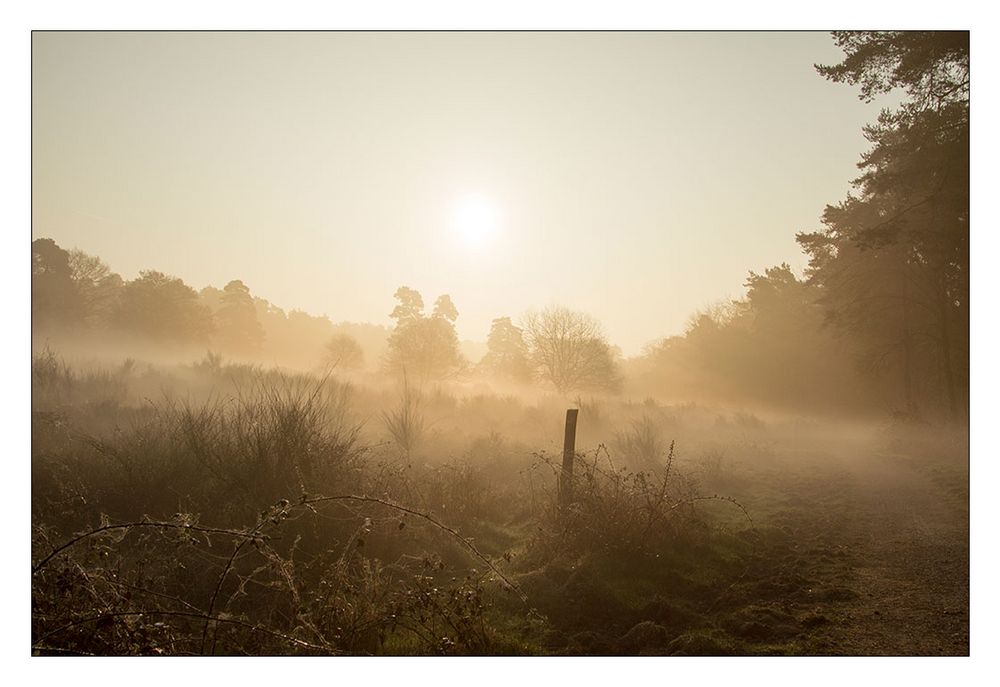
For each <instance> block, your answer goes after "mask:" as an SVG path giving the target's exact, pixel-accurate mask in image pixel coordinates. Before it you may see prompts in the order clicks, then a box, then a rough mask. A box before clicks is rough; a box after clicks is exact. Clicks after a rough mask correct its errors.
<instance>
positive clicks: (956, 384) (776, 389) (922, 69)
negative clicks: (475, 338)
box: [32, 31, 969, 419]
mask: <svg viewBox="0 0 1000 687" xmlns="http://www.w3.org/2000/svg"><path fill="white" fill-rule="evenodd" d="M834 39H835V41H836V42H837V44H838V46H839V47H840V48H842V49H843V51H844V54H845V58H844V60H843V61H842V62H841V63H840V64H837V65H832V66H818V67H817V69H818V71H819V73H820V74H821V75H823V76H824V77H826V78H827V79H830V80H832V81H835V82H846V83H849V84H853V85H856V86H858V87H859V89H860V97H861V98H862V99H865V100H871V99H872V98H873V97H875V96H877V95H878V94H880V93H886V92H889V91H895V90H901V91H903V92H905V94H906V97H905V99H904V100H903V102H902V104H901V106H900V107H899V108H898V109H897V110H895V111H889V110H885V111H883V112H882V114H881V115H880V117H879V119H878V121H877V122H876V123H874V124H871V125H869V126H868V127H866V128H865V136H866V138H867V140H868V141H869V142H870V143H871V147H870V149H869V150H868V151H866V152H865V153H864V154H863V155H862V158H861V161H860V162H859V163H858V167H859V169H860V170H861V174H860V176H859V177H858V178H857V179H856V180H854V182H853V187H854V189H853V191H852V192H851V193H850V194H849V195H848V197H847V198H846V199H845V200H843V201H842V202H840V203H838V204H836V205H830V206H827V208H826V210H825V211H824V213H823V215H822V222H823V228H822V229H821V230H819V231H814V232H805V233H800V234H798V235H797V240H798V242H799V245H800V246H801V247H802V250H803V251H804V252H805V254H806V255H807V256H808V258H809V264H808V268H807V269H806V272H805V274H804V275H803V276H802V277H801V278H800V277H798V276H796V275H795V274H794V273H793V272H792V270H791V269H790V268H789V266H788V265H786V264H782V265H780V266H777V267H772V268H769V269H767V270H765V271H764V272H763V274H757V273H754V272H750V274H749V277H748V279H747V282H746V287H747V293H746V296H745V297H744V298H742V299H740V300H736V301H732V302H729V303H725V304H721V305H718V306H716V307H714V308H711V309H709V310H707V311H704V312H701V313H698V314H696V315H695V316H694V317H693V318H692V319H691V322H690V324H689V326H688V327H687V329H686V331H685V332H684V333H683V334H682V335H679V336H672V337H668V338H665V339H662V340H660V341H658V342H655V343H653V344H651V345H650V346H648V347H647V348H646V350H645V351H644V352H643V354H642V355H641V356H638V357H636V358H632V359H629V360H622V359H621V357H620V356H619V355H618V354H617V349H615V348H614V347H612V346H611V344H610V343H609V342H608V341H607V340H606V338H605V337H604V334H603V332H602V330H601V327H600V325H599V323H597V322H596V321H594V320H593V319H592V318H590V317H588V316H587V315H585V314H583V313H576V312H573V311H570V310H567V309H565V308H558V307H555V308H549V309H546V310H543V311H540V312H533V313H528V314H527V315H525V316H524V317H523V318H522V319H521V320H520V321H519V322H517V323H515V322H514V321H513V320H512V319H511V318H510V317H504V316H500V317H497V319H495V320H494V321H493V326H492V328H491V331H490V332H489V341H488V350H487V353H486V355H485V356H484V357H483V358H482V359H481V360H479V361H478V362H476V363H475V364H474V363H473V362H471V361H469V360H467V359H466V357H465V356H464V355H463V354H462V351H461V350H460V346H459V344H458V339H457V336H456V334H455V326H454V324H455V320H456V318H457V317H458V310H457V308H456V307H455V304H454V303H452V301H451V298H450V297H449V296H447V295H444V296H441V297H439V298H438V299H437V301H436V302H435V304H434V309H433V312H432V313H431V314H425V313H424V310H423V308H424V304H423V300H422V297H421V295H420V294H419V293H418V292H417V291H415V290H413V289H410V288H408V287H405V286H404V287H400V288H399V289H398V290H397V291H396V293H395V297H396V300H397V306H396V308H395V310H393V311H392V313H391V317H392V318H393V319H394V320H395V322H396V325H395V328H394V329H392V330H389V329H387V328H384V327H378V326H375V325H336V326H335V325H334V324H333V323H331V322H330V320H328V319H327V318H325V317H314V316H311V315H308V314H306V313H303V312H300V311H295V310H293V311H291V312H288V313H286V312H284V311H283V310H281V309H280V308H277V307H275V306H273V305H271V304H270V303H268V302H267V301H266V300H264V299H261V298H256V297H253V296H252V295H251V293H250V290H249V288H248V287H247V286H246V285H245V284H244V283H243V282H241V281H238V280H237V281H232V282H229V283H228V284H227V285H226V286H225V287H224V288H222V289H217V288H214V287H207V288H205V289H203V290H202V291H201V292H200V293H199V292H196V291H195V290H194V289H192V288H190V287H189V286H187V285H185V284H184V283H183V282H182V281H181V280H180V279H177V278H174V277H170V276H167V275H165V274H162V273H160V272H155V271H146V272H142V273H141V274H140V276H139V277H138V278H137V279H134V280H132V281H124V280H122V279H121V277H119V276H118V275H117V274H114V273H113V272H112V271H111V270H110V269H109V268H108V267H107V265H105V264H104V263H103V262H101V261H100V260H99V259H98V258H96V257H93V256H89V255H87V254H85V253H82V252H80V251H78V250H74V251H66V250H64V249H62V248H60V247H59V246H57V245H56V244H55V243H54V242H53V241H51V240H50V239H38V240H36V241H34V242H33V244H32V314H33V318H34V320H33V325H34V327H35V330H36V331H44V330H45V329H46V328H47V327H59V328H64V329H65V328H67V327H68V328H91V329H97V330H103V331H119V332H127V333H130V334H132V335H136V336H140V337H144V338H147V339H150V340H154V341H157V342H160V343H164V344H169V343H171V342H176V343H184V344H198V345H202V346H208V347H211V348H213V349H217V350H220V351H223V352H229V353H230V354H233V355H240V356H246V357H251V358H252V357H254V356H259V355H261V354H262V353H267V354H270V355H271V356H272V357H277V359H280V360H289V361H292V360H294V361H298V362H299V363H301V362H302V361H308V362H309V364H312V363H313V362H317V363H318V362H320V360H326V361H327V362H328V363H329V364H335V365H338V366H340V367H342V368H343V367H348V368H349V367H360V366H363V365H365V364H367V365H368V366H369V367H370V368H371V369H376V368H378V369H381V370H382V371H384V372H387V373H397V374H401V373H407V374H408V375H410V376H412V377H414V378H420V379H424V380H440V379H445V378H449V377H454V376H461V375H468V374H477V375H481V376H489V377H490V378H493V379H503V380H505V381H507V382H509V383H512V384H520V385H536V386H538V385H545V386H548V387H549V388H554V389H556V390H557V391H559V392H563V393H566V392H581V391H596V390H600V391H606V392H618V391H623V392H624V393H627V394H630V395H636V396H639V397H641V396H643V395H655V396H659V397H661V398H672V399H678V400H684V399H691V400H719V401H735V402H740V403H755V404H769V405H773V406H775V407H782V408H791V409H795V410H823V411H831V410H839V411H861V412H881V413H884V412H893V413H898V414H902V415H906V416H909V417H921V416H924V417H926V416H942V417H949V418H952V419H963V418H965V417H967V413H968V403H969V36H968V33H967V32H920V31H908V32H837V33H835V34H834ZM789 193H794V189H789Z"/></svg>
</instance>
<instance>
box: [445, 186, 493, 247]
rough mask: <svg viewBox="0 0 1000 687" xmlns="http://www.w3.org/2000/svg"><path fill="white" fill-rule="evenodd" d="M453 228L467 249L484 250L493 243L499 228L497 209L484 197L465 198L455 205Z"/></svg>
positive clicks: (472, 196)
mask: <svg viewBox="0 0 1000 687" xmlns="http://www.w3.org/2000/svg"><path fill="white" fill-rule="evenodd" d="M452 228H453V229H454V231H455V234H456V235H457V237H458V238H459V239H460V240H461V241H462V243H464V244H465V246H466V247H467V248H469V249H472V250H483V249H485V248H487V247H488V246H489V245H490V244H491V243H492V242H493V239H494V238H495V236H496V233H497V229H498V228H499V217H498V215H497V211H496V208H495V207H494V206H493V204H492V203H490V201H489V200H488V199H487V198H485V197H483V196H480V195H469V196H465V197H463V198H461V199H460V200H459V201H458V202H457V203H456V204H455V207H454V210H453V213H452Z"/></svg>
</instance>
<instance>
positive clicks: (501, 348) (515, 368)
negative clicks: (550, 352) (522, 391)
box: [479, 317, 531, 383]
mask: <svg viewBox="0 0 1000 687" xmlns="http://www.w3.org/2000/svg"><path fill="white" fill-rule="evenodd" d="M487 345H488V347H489V350H488V351H487V353H486V355H485V356H483V359H482V360H481V361H479V369H480V370H482V371H484V372H486V373H487V374H490V375H493V376H495V377H499V378H501V379H508V380H511V381H515V382H522V383H525V382H530V381H531V363H530V362H529V360H528V345H527V344H526V343H525V342H524V332H523V331H522V330H521V328H520V327H518V326H516V325H515V324H514V323H513V322H511V319H510V318H509V317H498V318H496V319H495V320H493V324H492V325H491V326H490V335H489V339H488V341H487Z"/></svg>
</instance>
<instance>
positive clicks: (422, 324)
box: [384, 286, 465, 380]
mask: <svg viewBox="0 0 1000 687" xmlns="http://www.w3.org/2000/svg"><path fill="white" fill-rule="evenodd" d="M395 297H396V300H397V301H399V303H398V304H397V305H396V307H395V309H393V311H392V314H391V315H390V317H392V318H393V319H394V320H396V327H395V329H393V331H392V334H390V335H389V342H388V346H389V348H388V351H387V353H386V357H385V360H384V363H385V367H386V369H387V370H388V371H390V372H394V373H406V374H407V375H409V376H412V377H413V378H415V379H418V380H435V379H443V378H445V377H447V376H449V375H451V374H453V373H455V372H457V371H458V370H459V369H461V368H462V367H463V366H464V363H465V361H464V359H463V358H462V354H461V352H460V350H459V345H458V334H457V333H456V331H455V320H456V319H457V318H458V310H457V309H456V308H455V305H454V303H452V301H451V298H450V297H449V296H447V295H444V296H440V297H439V298H438V299H437V301H436V303H435V308H434V314H433V315H432V316H431V317H427V316H425V315H424V312H423V302H424V301H423V298H422V297H421V296H420V293H419V292H418V291H416V290H414V289H411V288H409V287H406V286H401V287H400V288H399V289H397V290H396V294H395Z"/></svg>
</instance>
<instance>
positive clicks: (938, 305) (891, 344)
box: [798, 31, 969, 415]
mask: <svg viewBox="0 0 1000 687" xmlns="http://www.w3.org/2000/svg"><path fill="white" fill-rule="evenodd" d="M835 39H836V41H837V43H838V45H840V46H841V47H842V48H844V50H845V52H846V57H845V59H844V61H843V62H842V63H841V64H839V65H834V66H822V67H819V68H818V69H819V71H820V73H821V74H823V75H825V76H827V77H828V78H830V79H833V80H835V81H846V82H848V83H851V84H856V85H859V86H860V87H861V97H862V98H866V99H870V98H871V97H872V96H873V95H874V94H876V93H880V92H887V91H889V90H891V89H893V88H902V89H905V91H906V93H907V95H908V98H907V100H906V101H905V102H904V103H903V104H902V106H901V107H900V108H899V109H898V110H897V111H895V112H891V111H883V113H882V115H881V116H880V117H879V120H878V122H877V123H876V124H874V125H871V126H869V127H867V128H866V129H865V135H866V137H867V138H868V140H869V141H870V142H871V143H872V148H871V150H869V151H868V152H867V153H866V154H865V155H863V156H862V159H861V162H860V163H859V165H858V166H859V167H860V168H861V170H862V172H863V173H862V175H861V176H860V177H859V178H858V179H856V180H855V181H854V189H855V193H852V194H851V195H849V196H848V198H847V199H846V200H845V201H843V202H842V203H840V204H838V205H836V206H829V207H827V209H826V211H825V212H824V214H823V224H824V225H825V228H824V230H823V231H820V232H814V233H802V234H799V236H798V241H799V243H800V244H801V245H802V247H803V249H804V250H805V251H806V252H807V253H808V254H809V257H810V263H809V272H808V276H809V279H810V281H811V282H812V283H814V284H816V285H819V286H821V287H822V289H823V297H822V300H823V303H824V305H825V306H826V308H827V310H828V314H829V320H830V321H831V322H832V323H833V324H834V325H835V327H836V329H837V330H838V331H840V332H843V333H849V334H851V335H852V336H853V337H854V338H855V339H856V340H857V341H858V342H859V343H860V344H861V345H862V348H863V350H862V356H863V360H865V361H866V362H867V364H868V366H869V367H874V366H878V367H880V368H883V369H888V370H890V371H895V373H896V374H897V375H898V377H897V378H898V379H899V383H898V388H899V389H900V392H901V396H902V399H903V402H904V404H905V408H906V411H907V412H909V413H910V414H914V413H916V412H917V411H918V406H919V405H920V401H921V400H923V402H924V403H926V402H929V401H931V400H932V399H935V398H941V397H943V398H945V399H946V405H947V408H948V410H949V412H950V413H951V414H952V415H958V414H959V413H961V412H964V410H965V408H966V407H967V404H968V373H967V370H968V323H969V319H968V299H969V102H968V95H969V52H968V39H969V37H968V33H965V32H934V31H930V32H847V33H838V34H835Z"/></svg>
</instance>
